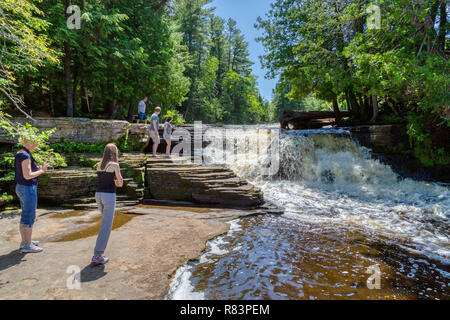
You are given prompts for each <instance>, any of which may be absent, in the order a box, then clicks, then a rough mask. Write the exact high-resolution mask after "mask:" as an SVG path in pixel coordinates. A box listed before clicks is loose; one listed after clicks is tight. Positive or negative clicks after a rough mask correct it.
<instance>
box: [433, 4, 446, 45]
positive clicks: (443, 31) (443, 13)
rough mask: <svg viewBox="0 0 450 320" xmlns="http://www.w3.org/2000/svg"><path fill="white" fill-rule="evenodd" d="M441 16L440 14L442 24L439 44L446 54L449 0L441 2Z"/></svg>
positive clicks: (440, 23)
mask: <svg viewBox="0 0 450 320" xmlns="http://www.w3.org/2000/svg"><path fill="white" fill-rule="evenodd" d="M439 14H440V22H439V35H438V43H439V47H440V49H441V50H442V52H445V35H446V31H447V0H442V1H441V6H440V13H439ZM433 22H434V21H433Z"/></svg>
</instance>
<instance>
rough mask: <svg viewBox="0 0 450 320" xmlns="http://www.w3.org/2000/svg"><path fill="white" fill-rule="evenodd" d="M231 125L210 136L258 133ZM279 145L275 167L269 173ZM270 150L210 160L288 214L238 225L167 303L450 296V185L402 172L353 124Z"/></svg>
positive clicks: (286, 139) (193, 267)
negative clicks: (351, 131) (359, 138)
mask: <svg viewBox="0 0 450 320" xmlns="http://www.w3.org/2000/svg"><path fill="white" fill-rule="evenodd" d="M225 130H227V129H226V128H222V129H214V130H213V132H210V134H211V135H212V136H224V137H226V138H224V140H225V141H226V142H227V143H228V141H236V138H235V136H236V135H237V136H238V137H239V139H242V137H244V136H246V137H247V139H249V140H250V141H251V139H252V138H254V136H255V135H256V134H257V132H256V131H257V130H253V129H248V130H242V129H236V128H232V129H228V131H230V130H231V131H232V133H233V134H235V136H233V135H230V137H228V136H227V135H228V132H227V133H224V131H225ZM274 131H276V130H274ZM277 133H278V131H277ZM241 141H242V140H241ZM221 144H222V142H220V143H219V144H216V146H217V145H221ZM275 144H276V147H278V150H279V159H278V160H279V169H278V170H276V172H274V173H272V174H271V175H267V170H266V171H264V170H263V169H264V167H267V166H268V163H269V162H270V160H271V159H272V158H271V157H270V156H269V155H268V154H269V153H270V149H272V150H274V149H275V147H274V146H275ZM266 147H267V148H266V154H264V153H258V154H256V153H255V152H253V153H250V155H249V154H248V153H247V154H245V155H244V154H240V155H239V154H238V156H235V153H236V148H234V149H233V148H228V150H231V152H233V153H234V155H233V154H232V155H231V156H229V155H228V154H227V153H226V152H225V153H224V154H225V156H224V157H223V158H220V157H219V158H218V157H217V156H216V154H219V155H221V153H220V152H218V151H217V150H214V148H210V150H209V152H210V151H211V150H212V152H210V153H209V154H208V150H207V151H206V152H204V156H205V155H206V159H208V161H210V163H215V164H224V165H227V166H228V167H230V168H231V169H233V170H234V171H235V173H236V174H238V175H239V176H241V177H243V178H246V179H248V180H249V181H251V182H252V183H254V184H255V185H257V186H259V187H260V188H261V189H262V190H263V192H264V197H265V199H266V201H267V202H269V203H272V204H273V205H275V206H277V207H279V208H282V210H283V214H282V215H270V214H268V215H260V216H255V217H250V218H245V219H240V220H235V221H233V222H232V223H231V227H230V231H229V232H228V233H227V234H225V235H222V236H220V237H218V238H216V239H213V240H212V241H210V242H208V244H207V248H206V250H205V251H204V253H203V254H202V256H201V257H200V260H199V261H190V262H189V263H188V264H186V265H185V266H184V267H182V268H180V269H179V270H178V271H177V274H176V276H175V279H174V281H173V283H172V285H171V290H170V292H169V294H168V296H167V298H168V299H446V300H447V299H450V290H449V286H450V239H449V230H450V228H449V222H448V218H449V216H450V191H449V188H448V186H445V185H441V184H437V183H429V182H423V181H414V180H411V179H402V178H400V177H398V176H397V175H396V174H395V173H394V172H393V171H392V170H391V168H390V167H388V166H386V165H384V164H382V163H380V162H379V161H377V160H374V159H372V157H371V155H370V150H368V149H366V148H363V147H361V146H359V145H358V144H357V143H356V142H354V141H353V140H352V139H351V138H350V137H349V136H348V135H347V134H346V132H345V131H337V130H316V131H314V132H311V131H308V132H302V131H294V132H289V133H281V134H280V135H279V136H278V137H276V139H275V138H273V139H272V140H270V141H269V143H268V144H266ZM259 149H263V148H260V147H259ZM242 150H244V151H242ZM242 150H241V152H245V148H243V149H242ZM219 151H220V150H219ZM238 152H239V151H238ZM208 157H209V158H208Z"/></svg>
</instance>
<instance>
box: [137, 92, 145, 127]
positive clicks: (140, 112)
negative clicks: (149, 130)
mask: <svg viewBox="0 0 450 320" xmlns="http://www.w3.org/2000/svg"><path fill="white" fill-rule="evenodd" d="M147 99H148V98H147V97H144V99H142V100H141V101H139V104H138V121H137V122H138V123H139V121H140V120H143V121H145V124H147V115H146V114H145V109H146V107H147V106H146V105H145V103H146V102H147Z"/></svg>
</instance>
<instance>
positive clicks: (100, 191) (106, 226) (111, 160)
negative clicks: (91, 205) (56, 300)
mask: <svg viewBox="0 0 450 320" xmlns="http://www.w3.org/2000/svg"><path fill="white" fill-rule="evenodd" d="M97 176H98V185H97V192H96V193H95V199H96V201H97V205H98V208H99V211H100V212H101V214H102V224H101V227H100V231H99V232H98V236H97V242H96V244H95V249H94V256H93V257H92V264H105V263H106V262H108V260H109V259H108V258H106V257H104V256H103V253H104V251H105V249H106V245H107V244H108V240H109V235H110V234H111V228H112V224H113V220H114V212H115V207H116V187H121V186H122V185H123V178H122V175H121V174H120V166H119V153H118V150H117V146H116V145H115V144H112V143H110V144H108V145H107V146H106V147H105V151H104V153H103V159H102V161H101V162H100V163H98V164H97Z"/></svg>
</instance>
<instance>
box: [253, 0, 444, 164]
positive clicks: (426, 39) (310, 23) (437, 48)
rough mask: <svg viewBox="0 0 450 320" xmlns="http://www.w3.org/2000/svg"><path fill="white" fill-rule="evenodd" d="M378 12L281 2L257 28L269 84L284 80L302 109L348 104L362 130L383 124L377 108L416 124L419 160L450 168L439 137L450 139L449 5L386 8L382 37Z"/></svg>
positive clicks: (387, 1)
mask: <svg viewBox="0 0 450 320" xmlns="http://www.w3.org/2000/svg"><path fill="white" fill-rule="evenodd" d="M371 4H372V2H371V1H366V0H356V1H344V0H338V1H312V0H306V1H293V0H276V1H274V3H273V4H272V7H271V10H270V11H269V13H268V14H267V15H266V17H265V19H261V18H259V19H258V23H257V25H256V26H257V27H258V28H260V29H262V30H263V31H264V34H263V36H262V37H261V38H260V39H259V40H260V41H261V42H262V43H263V45H264V46H265V47H266V49H267V54H265V55H264V56H263V57H262V63H263V66H265V67H267V68H268V70H269V72H268V75H269V76H271V77H276V76H277V75H279V76H280V86H281V89H284V88H289V92H288V93H286V92H283V91H281V92H282V93H284V94H285V96H286V97H288V98H291V99H293V100H296V101H302V100H303V99H305V98H306V97H308V96H310V95H311V94H313V95H314V96H315V97H317V98H319V99H322V100H325V101H327V102H328V104H329V105H333V103H334V105H339V104H341V105H342V104H345V105H346V107H347V108H348V110H349V111H350V113H351V116H352V121H353V122H354V123H367V122H369V120H370V121H375V120H376V115H377V112H376V110H377V108H378V109H379V111H380V114H383V113H384V114H385V115H388V114H392V113H394V114H395V116H396V117H398V118H401V119H402V120H406V121H409V127H408V134H409V135H410V137H411V138H412V140H413V141H414V143H413V145H414V148H415V155H416V156H417V157H418V158H419V159H421V160H422V161H423V162H424V163H425V164H428V165H432V164H442V163H445V162H446V161H447V162H448V160H446V159H448V155H449V150H448V146H447V145H448V143H446V142H445V141H446V139H439V138H438V137H436V133H437V132H439V133H440V135H441V136H444V137H447V136H448V127H445V126H444V127H445V128H444V129H443V124H444V123H448V121H449V118H448V98H449V96H448V87H449V84H450V83H449V77H448V71H449V70H448V63H447V61H448V50H447V48H448V41H449V37H448V30H449V29H448V25H447V16H448V6H446V1H443V0H441V1H439V0H436V1H420V0H413V1H411V0H379V1H377V2H376V5H378V6H379V7H380V11H381V13H382V14H381V16H382V19H381V23H380V26H379V28H375V29H369V28H368V27H367V25H366V19H367V17H368V15H367V13H366V9H367V8H368V7H369V6H370V5H371ZM275 98H277V97H275ZM283 98H284V97H283ZM373 99H375V100H376V101H377V104H374V103H373V102H372V100H373ZM275 104H278V102H277V101H275ZM274 107H275V108H276V109H279V108H278V107H276V106H274ZM425 115H426V116H425ZM423 116H424V117H423ZM419 118H421V119H422V121H424V122H421V121H416V119H419ZM384 120H387V118H384ZM392 120H395V121H396V122H398V119H394V118H392ZM433 136H434V138H432V137H433ZM446 144H447V145H446Z"/></svg>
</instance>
